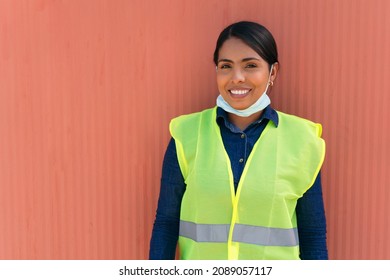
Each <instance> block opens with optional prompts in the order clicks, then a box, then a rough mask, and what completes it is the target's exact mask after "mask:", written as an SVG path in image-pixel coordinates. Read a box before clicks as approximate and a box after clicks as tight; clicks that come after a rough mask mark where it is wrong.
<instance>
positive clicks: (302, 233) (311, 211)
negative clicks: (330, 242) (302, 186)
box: [296, 173, 328, 260]
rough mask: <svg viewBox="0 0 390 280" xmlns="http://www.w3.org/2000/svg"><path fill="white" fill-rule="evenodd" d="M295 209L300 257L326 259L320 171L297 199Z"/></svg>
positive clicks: (326, 250)
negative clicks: (310, 185)
mask: <svg viewBox="0 0 390 280" xmlns="http://www.w3.org/2000/svg"><path fill="white" fill-rule="evenodd" d="M296 210H297V223H298V235H299V247H300V258H301V259H302V260H327V259H328V249H327V245H326V219H325V209H324V201H323V197H322V186H321V175H320V173H319V174H318V176H317V178H316V180H315V182H314V184H313V186H312V187H311V188H310V189H309V190H308V191H307V192H306V193H305V194H304V195H303V196H302V197H301V198H300V199H299V200H298V203H297V209H296Z"/></svg>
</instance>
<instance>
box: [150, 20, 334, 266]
mask: <svg viewBox="0 0 390 280" xmlns="http://www.w3.org/2000/svg"><path fill="white" fill-rule="evenodd" d="M214 62H215V64H216V71H217V84H218V91H219V96H218V98H217V103H216V105H217V106H216V107H214V108H210V109H207V110H204V111H202V112H198V113H193V114H189V115H184V116H180V117H177V118H175V119H173V120H172V121H171V123H170V132H171V135H172V139H171V141H170V143H169V146H168V148H167V151H166V154H165V158H164V163H163V172H162V180H161V190H160V198H159V202H158V208H157V214H156V220H155V223H154V227H153V233H152V239H151V243H150V259H174V258H175V251H176V244H177V242H178V244H179V249H180V258H181V259H327V258H328V252H327V246H326V221H325V213H324V205H323V199H322V191H321V179H320V175H319V174H320V169H321V166H322V163H323V161H324V156H325V143H324V141H323V139H322V138H321V131H322V128H321V125H320V124H316V123H313V122H311V121H309V120H306V119H302V118H299V117H296V116H292V115H288V114H285V113H282V112H279V111H276V110H274V109H273V108H272V107H271V106H270V103H271V101H270V98H269V96H268V95H267V92H268V91H269V90H270V88H272V86H273V83H274V81H275V79H276V76H277V73H278V69H279V62H278V54H277V48H276V43H275V41H274V39H273V36H272V35H271V33H270V32H269V31H268V30H267V29H266V28H265V27H264V26H262V25H260V24H257V23H254V22H238V23H234V24H232V25H230V26H228V27H227V28H226V29H224V30H223V31H222V32H221V34H220V36H219V38H218V40H217V45H216V49H215V52H214Z"/></svg>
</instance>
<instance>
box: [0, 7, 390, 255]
mask: <svg viewBox="0 0 390 280" xmlns="http://www.w3.org/2000/svg"><path fill="white" fill-rule="evenodd" d="M389 14H390V2H389V1H387V0H370V1H363V0H349V1H348V0H342V1H339V0H326V1H325V0H324V1H311V0H273V1H265V0H264V1H260V0H251V1H250V0H247V1H244V0H234V1H233V0H231V1H220V0H196V1H181V0H172V1H168V0H162V1H152V0H133V1H125V0H117V1H109V0H93V1H92V0H90V1H87V0H83V1H79V0H72V1H60V0H34V1H33V0H31V1H27V0H24V1H23V0H21V1H11V0H0V248H1V249H0V258H1V259H145V258H147V254H148V245H149V239H150V232H151V229H152V223H153V219H154V214H155V209H156V203H157V198H158V193H159V181H160V175H161V162H162V158H163V155H164V151H165V147H166V145H167V142H168V140H169V134H168V123H169V120H170V119H171V118H172V117H174V116H177V115H179V114H183V113H189V112H194V111H197V110H200V109H203V108H206V107H209V106H213V105H214V103H215V98H216V96H217V89H216V83H215V70H214V66H213V64H212V52H213V49H214V44H215V40H216V37H217V36H218V34H219V32H220V31H221V30H222V28H223V27H225V26H226V25H227V24H229V23H231V22H233V21H238V20H254V21H258V22H260V23H262V24H264V25H265V26H267V27H268V28H269V29H270V30H271V32H272V33H273V34H274V36H275V38H276V40H277V42H278V46H279V51H280V62H281V71H280V72H279V77H278V79H277V81H276V86H275V88H274V90H273V92H272V96H271V98H272V102H273V104H274V106H275V107H276V108H277V109H279V110H282V111H285V112H288V113H293V114H297V115H300V116H302V117H306V118H310V119H312V120H314V121H317V122H321V123H322V124H323V127H324V138H325V140H326V142H327V156H326V162H325V165H324V167H323V192H324V199H325V207H326V213H327V220H328V244H329V254H330V258H332V259H390V240H389V238H388V237H389V236H390V219H389V217H388V213H389V212H390V203H389V201H390V191H389V186H388V185H389V182H390V172H389V167H390V148H389V143H390V139H389V138H390V137H389V136H390V133H389V116H390V113H389V111H388V110H386V109H387V107H388V105H389V104H390V100H389V99H390V97H389V93H388V90H389V88H390V79H389V74H390V69H389V68H390V67H389V65H390V57H389V56H390V55H389V50H390V36H389V30H390V17H389V16H388V15H389Z"/></svg>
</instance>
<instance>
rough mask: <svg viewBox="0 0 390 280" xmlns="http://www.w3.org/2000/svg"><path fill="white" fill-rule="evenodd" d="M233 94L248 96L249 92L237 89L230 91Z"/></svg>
mask: <svg viewBox="0 0 390 280" xmlns="http://www.w3.org/2000/svg"><path fill="white" fill-rule="evenodd" d="M230 92H231V93H233V94H247V93H248V92H249V90H248V89H245V90H236V89H233V90H231V91H230Z"/></svg>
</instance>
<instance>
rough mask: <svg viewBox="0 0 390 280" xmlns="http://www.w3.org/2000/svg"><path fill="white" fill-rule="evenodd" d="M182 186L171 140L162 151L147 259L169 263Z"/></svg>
mask: <svg viewBox="0 0 390 280" xmlns="http://www.w3.org/2000/svg"><path fill="white" fill-rule="evenodd" d="M185 188H186V185H185V183H184V179H183V175H182V173H181V170H180V166H179V163H178V160H177V155H176V146H175V141H174V139H173V138H172V139H171V140H170V142H169V144H168V147H167V150H166V152H165V156H164V161H163V167H162V176H161V186H160V196H159V200H158V206H157V211H156V218H155V222H154V225H153V231H152V238H151V240H150V250H149V259H151V260H164V259H165V260H167V259H170V260H173V259H175V254H176V245H177V240H178V236H179V222H180V206H181V200H182V198H183V194H184V192H185Z"/></svg>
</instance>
